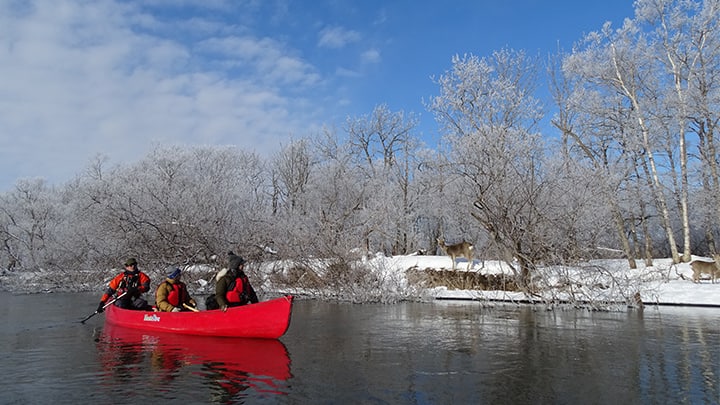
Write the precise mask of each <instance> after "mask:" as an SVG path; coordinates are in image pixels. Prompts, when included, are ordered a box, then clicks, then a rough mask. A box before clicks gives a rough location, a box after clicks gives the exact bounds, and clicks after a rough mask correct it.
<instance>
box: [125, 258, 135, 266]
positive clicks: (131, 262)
mask: <svg viewBox="0 0 720 405" xmlns="http://www.w3.org/2000/svg"><path fill="white" fill-rule="evenodd" d="M137 264H138V263H137V259H135V258H134V257H131V258H129V259H127V260H125V266H137Z"/></svg>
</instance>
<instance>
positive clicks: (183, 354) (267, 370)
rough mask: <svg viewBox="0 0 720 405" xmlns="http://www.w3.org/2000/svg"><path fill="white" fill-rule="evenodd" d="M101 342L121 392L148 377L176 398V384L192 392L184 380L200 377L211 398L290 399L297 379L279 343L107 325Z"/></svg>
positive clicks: (110, 380) (108, 379)
mask: <svg viewBox="0 0 720 405" xmlns="http://www.w3.org/2000/svg"><path fill="white" fill-rule="evenodd" d="M96 344H97V348H98V356H99V361H100V363H101V365H102V367H103V370H104V371H105V378H104V380H105V383H106V384H107V385H109V386H111V391H115V392H117V390H119V389H120V390H121V389H122V388H120V386H132V383H134V382H137V380H138V379H143V380H145V382H146V383H148V382H150V385H151V386H155V387H158V390H160V391H163V390H164V391H166V392H167V395H166V396H167V397H169V398H172V397H173V394H172V393H171V390H172V388H173V386H174V385H179V384H181V383H182V384H184V385H183V390H182V391H183V392H187V384H185V383H184V382H185V381H187V380H189V379H193V380H195V381H197V376H198V375H200V376H202V377H203V378H202V380H201V381H203V383H202V388H203V389H205V390H206V391H208V392H209V395H207V396H206V397H210V398H211V401H212V402H221V403H227V402H232V401H235V400H238V399H240V398H246V397H248V396H253V395H254V396H257V395H260V396H268V395H269V396H274V395H285V394H286V393H287V389H286V385H287V384H286V383H285V382H286V380H288V379H289V378H290V377H291V373H290V358H289V356H288V352H287V349H286V348H285V345H284V344H283V343H282V342H280V341H278V340H272V339H244V338H220V337H217V338H216V337H204V336H187V335H176V334H168V333H159V332H145V331H140V330H134V329H128V328H123V327H118V326H112V325H105V328H104V329H103V332H102V334H101V335H100V336H99V337H98V339H97V342H96ZM193 377H194V378H193ZM148 379H149V380H150V381H147V380H148ZM175 380H179V381H177V382H176V381H175ZM118 384H119V385H118Z"/></svg>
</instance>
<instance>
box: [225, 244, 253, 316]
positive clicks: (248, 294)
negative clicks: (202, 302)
mask: <svg viewBox="0 0 720 405" xmlns="http://www.w3.org/2000/svg"><path fill="white" fill-rule="evenodd" d="M244 267H245V259H243V258H242V257H240V256H238V255H236V254H234V253H232V252H230V253H229V254H228V270H227V273H225V275H223V276H222V277H221V278H220V279H219V280H218V281H217V284H215V299H216V300H217V303H218V305H219V306H220V309H222V310H223V311H226V310H227V309H228V307H236V306H240V305H246V304H255V303H257V302H258V297H257V294H255V289H253V287H252V285H251V284H250V280H249V279H248V277H247V276H246V275H245V272H244V271H243V268H244Z"/></svg>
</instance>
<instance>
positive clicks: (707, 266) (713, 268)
mask: <svg viewBox="0 0 720 405" xmlns="http://www.w3.org/2000/svg"><path fill="white" fill-rule="evenodd" d="M690 267H691V268H692V270H693V283H697V282H699V281H700V276H701V275H702V274H703V273H706V274H708V275H710V282H711V283H712V284H715V278H716V277H720V269H718V267H717V263H716V262H715V261H712V262H706V261H704V260H693V261H691V262H690Z"/></svg>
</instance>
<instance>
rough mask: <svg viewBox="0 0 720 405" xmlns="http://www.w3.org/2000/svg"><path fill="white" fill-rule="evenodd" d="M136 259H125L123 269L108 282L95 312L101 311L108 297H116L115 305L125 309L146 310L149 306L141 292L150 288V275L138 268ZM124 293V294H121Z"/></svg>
mask: <svg viewBox="0 0 720 405" xmlns="http://www.w3.org/2000/svg"><path fill="white" fill-rule="evenodd" d="M137 264H138V262H137V260H136V259H135V258H130V259H127V260H126V261H125V271H123V272H122V273H120V274H118V275H117V276H115V277H114V278H113V279H112V280H110V282H109V283H108V286H107V289H106V290H105V294H103V296H102V298H101V299H100V304H99V305H98V308H97V312H98V313H100V312H103V310H104V309H105V303H106V302H107V301H108V300H109V299H110V297H113V296H114V297H116V298H117V300H116V301H115V305H117V306H118V307H120V308H125V309H138V310H143V311H147V310H149V309H151V308H150V306H149V305H148V303H147V301H146V300H145V299H144V298H142V294H143V293H145V292H147V291H148V290H149V289H150V277H148V275H147V274H145V273H143V272H142V271H140V270H138V267H137ZM123 294H124V295H123Z"/></svg>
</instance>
